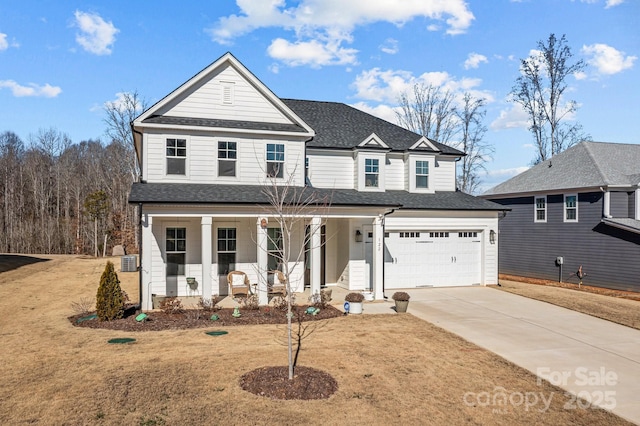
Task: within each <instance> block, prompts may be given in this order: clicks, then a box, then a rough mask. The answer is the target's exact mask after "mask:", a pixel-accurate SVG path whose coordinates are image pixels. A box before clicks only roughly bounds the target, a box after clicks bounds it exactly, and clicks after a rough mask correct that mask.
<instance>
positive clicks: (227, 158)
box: [218, 142, 238, 177]
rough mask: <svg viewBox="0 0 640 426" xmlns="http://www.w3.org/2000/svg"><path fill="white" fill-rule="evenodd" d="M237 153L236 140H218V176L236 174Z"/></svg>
mask: <svg viewBox="0 0 640 426" xmlns="http://www.w3.org/2000/svg"><path fill="white" fill-rule="evenodd" d="M237 154H238V152H237V145H236V143H235V142H218V176H230V177H233V176H235V175H236V158H237Z"/></svg>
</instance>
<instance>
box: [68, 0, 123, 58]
mask: <svg viewBox="0 0 640 426" xmlns="http://www.w3.org/2000/svg"><path fill="white" fill-rule="evenodd" d="M75 18H76V21H75V24H76V25H77V26H78V28H79V29H80V32H79V33H78V34H76V41H77V42H78V44H79V45H80V46H82V48H83V49H84V50H86V51H87V52H90V53H93V54H96V55H110V54H111V49H112V47H113V43H115V41H116V34H117V33H119V32H120V30H119V29H117V28H116V27H115V26H114V25H113V23H111V22H105V20H104V19H102V18H101V17H100V15H97V14H94V13H85V12H80V11H79V10H76V12H75Z"/></svg>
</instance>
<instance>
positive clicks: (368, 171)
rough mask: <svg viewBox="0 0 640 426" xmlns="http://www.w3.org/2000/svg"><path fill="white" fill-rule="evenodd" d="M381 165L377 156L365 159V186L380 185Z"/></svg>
mask: <svg viewBox="0 0 640 426" xmlns="http://www.w3.org/2000/svg"><path fill="white" fill-rule="evenodd" d="M379 176H380V166H379V162H378V159H377V158H366V159H365V160H364V186H365V187H367V188H377V187H378V186H379V179H378V178H379Z"/></svg>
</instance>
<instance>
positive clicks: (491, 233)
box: [489, 229, 496, 244]
mask: <svg viewBox="0 0 640 426" xmlns="http://www.w3.org/2000/svg"><path fill="white" fill-rule="evenodd" d="M489 242H490V243H491V244H495V243H496V231H494V230H493V229H492V230H491V231H489Z"/></svg>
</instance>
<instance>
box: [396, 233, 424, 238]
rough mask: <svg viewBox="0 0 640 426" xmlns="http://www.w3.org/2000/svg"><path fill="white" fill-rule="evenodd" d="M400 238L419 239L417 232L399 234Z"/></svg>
mask: <svg viewBox="0 0 640 426" xmlns="http://www.w3.org/2000/svg"><path fill="white" fill-rule="evenodd" d="M400 238H420V233H419V232H400Z"/></svg>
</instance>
